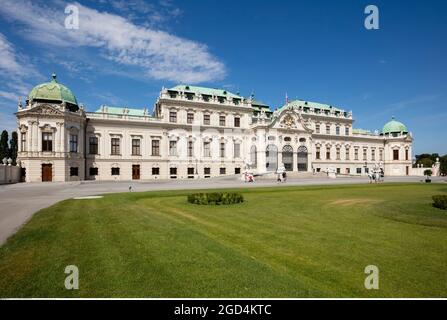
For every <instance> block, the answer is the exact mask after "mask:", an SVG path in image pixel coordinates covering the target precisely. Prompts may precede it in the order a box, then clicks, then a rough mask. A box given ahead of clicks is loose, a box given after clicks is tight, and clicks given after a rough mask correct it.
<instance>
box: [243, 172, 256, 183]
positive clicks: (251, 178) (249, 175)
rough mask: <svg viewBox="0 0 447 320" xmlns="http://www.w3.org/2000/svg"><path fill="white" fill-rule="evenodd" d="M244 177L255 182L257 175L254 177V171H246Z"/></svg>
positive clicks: (246, 180)
mask: <svg viewBox="0 0 447 320" xmlns="http://www.w3.org/2000/svg"><path fill="white" fill-rule="evenodd" d="M244 179H245V182H255V177H254V175H253V173H251V172H245V173H244Z"/></svg>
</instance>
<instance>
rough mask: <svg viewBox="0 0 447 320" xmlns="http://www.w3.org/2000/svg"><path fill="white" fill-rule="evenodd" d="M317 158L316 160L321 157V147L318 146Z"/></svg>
mask: <svg viewBox="0 0 447 320" xmlns="http://www.w3.org/2000/svg"><path fill="white" fill-rule="evenodd" d="M315 159H316V160H320V159H321V153H320V147H317V151H316V152H315Z"/></svg>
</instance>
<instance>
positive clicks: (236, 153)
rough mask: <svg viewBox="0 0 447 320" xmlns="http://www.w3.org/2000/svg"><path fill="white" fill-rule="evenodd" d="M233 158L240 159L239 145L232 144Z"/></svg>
mask: <svg viewBox="0 0 447 320" xmlns="http://www.w3.org/2000/svg"><path fill="white" fill-rule="evenodd" d="M234 157H235V158H240V157H241V145H240V144H239V143H235V144H234Z"/></svg>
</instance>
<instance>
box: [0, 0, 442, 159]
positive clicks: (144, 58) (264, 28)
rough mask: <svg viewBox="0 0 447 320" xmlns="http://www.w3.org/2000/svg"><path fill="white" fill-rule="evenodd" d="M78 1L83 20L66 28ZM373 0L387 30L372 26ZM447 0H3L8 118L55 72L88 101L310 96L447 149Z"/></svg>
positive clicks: (423, 144) (369, 124) (421, 143)
mask: <svg viewBox="0 0 447 320" xmlns="http://www.w3.org/2000/svg"><path fill="white" fill-rule="evenodd" d="M68 4H74V5H75V6H76V7H77V8H78V9H79V13H80V16H79V18H80V20H79V23H80V25H79V29H78V30H67V29H66V28H64V20H65V18H66V16H67V15H66V14H65V13H64V9H65V7H66V6H67V5H68ZM368 4H374V5H376V6H377V7H378V8H379V12H380V16H379V17H380V20H379V24H380V29H379V30H366V29H365V27H364V19H365V17H366V15H365V13H364V9H365V7H366V6H367V5H368ZM446 12H447V2H446V1H443V0H439V1H435V0H432V1H376V0H372V1H361V0H357V1H354V0H352V1H347V0H345V1H332V0H325V1H324V0H319V1H259V0H258V1H255V0H245V1H207V0H194V1H174V0H157V1H143V0H129V1H125V0H119V1H109V0H100V1H93V0H91V1H87V0H86V1H79V2H65V1H60V0H46V1H22V0H14V1H10V0H5V1H2V4H1V5H0V80H1V82H0V127H1V128H8V129H12V128H13V127H14V126H15V120H14V116H13V112H14V111H15V110H16V105H17V98H18V97H19V96H22V97H23V96H26V94H27V93H28V91H29V90H30V89H31V88H32V87H33V86H34V85H36V84H38V83H41V82H44V81H47V80H49V78H50V75H51V73H52V72H56V73H57V74H58V80H59V81H60V82H61V83H63V84H65V85H67V86H68V87H70V88H71V89H72V91H73V92H74V93H75V95H76V96H77V98H78V101H80V102H82V103H84V105H85V106H86V108H87V110H96V109H97V108H98V107H99V106H100V105H101V104H108V105H120V106H129V107H136V108H143V107H149V108H152V106H153V104H154V102H155V100H156V97H157V95H158V93H159V91H160V89H161V88H162V87H163V86H165V87H170V86H174V85H176V84H178V83H188V84H197V85H204V86H211V87H221V88H226V89H227V90H230V91H239V92H240V93H241V94H242V95H244V96H249V95H250V94H251V93H252V92H254V94H255V96H256V98H257V99H258V100H261V101H263V102H265V103H268V104H270V105H271V106H272V107H273V108H274V107H277V106H281V105H282V104H284V100H285V94H286V92H287V94H288V96H289V99H293V98H300V99H304V100H309V101H317V102H323V103H328V104H331V105H335V106H338V107H341V108H343V109H346V110H352V111H353V112H354V118H355V120H356V121H355V127H357V128H364V129H370V130H375V129H380V128H381V127H382V126H383V124H384V123H385V122H387V121H388V120H389V119H390V118H391V116H393V115H394V116H395V117H396V118H397V119H398V120H400V121H402V122H404V123H405V124H406V125H407V126H408V127H409V130H410V131H411V132H412V133H413V135H414V137H415V142H414V147H415V152H416V153H422V152H439V153H441V154H445V153H447V139H446V136H447V125H446V123H447V102H446V101H447V100H446V98H447V97H446V92H447V79H446V78H447V72H446V71H447V59H446V57H447V19H446V18H445V15H446Z"/></svg>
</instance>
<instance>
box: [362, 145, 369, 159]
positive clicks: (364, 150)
mask: <svg viewBox="0 0 447 320" xmlns="http://www.w3.org/2000/svg"><path fill="white" fill-rule="evenodd" d="M367 153H368V149H366V148H363V161H366V160H367Z"/></svg>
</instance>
